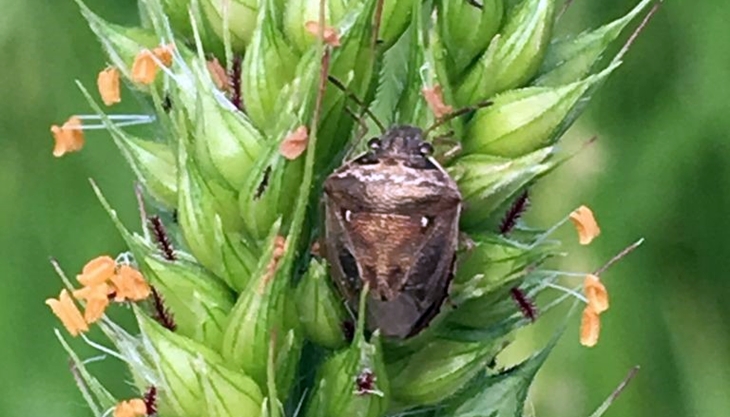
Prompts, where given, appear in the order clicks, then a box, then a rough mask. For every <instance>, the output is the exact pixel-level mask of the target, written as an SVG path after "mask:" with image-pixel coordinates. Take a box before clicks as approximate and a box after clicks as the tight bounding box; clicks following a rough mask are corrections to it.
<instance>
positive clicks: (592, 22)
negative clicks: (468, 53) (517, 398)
mask: <svg viewBox="0 0 730 417" xmlns="http://www.w3.org/2000/svg"><path fill="white" fill-rule="evenodd" d="M634 3H635V0H615V1H611V2H607V1H598V0H580V1H576V3H575V4H574V5H573V6H572V7H571V9H570V10H569V11H568V13H567V14H566V15H565V16H564V17H563V18H562V19H561V21H560V22H559V23H558V26H559V28H560V29H559V30H563V31H568V30H570V31H578V30H582V29H585V28H589V27H594V26H597V25H599V24H600V23H602V22H605V21H608V20H610V19H613V18H615V17H618V16H620V15H621V14H623V13H624V12H626V11H627V10H628V9H629V8H630V7H631V6H632V5H633V4H634ZM88 4H89V5H90V6H91V7H92V9H94V10H97V11H98V12H99V13H100V14H102V15H103V16H105V17H107V18H109V19H110V20H114V21H116V22H119V23H133V22H135V19H136V18H135V6H136V5H135V2H134V1H131V0H127V1H119V0H115V1H112V0H93V1H91V0H90V1H88ZM726 5H727V2H726V1H725V0H705V1H702V2H688V1H684V2H682V1H671V0H670V1H667V2H665V4H664V5H663V7H662V9H661V10H660V11H659V13H658V14H657V16H656V17H655V19H654V20H653V21H652V22H651V24H650V25H649V27H648V29H647V30H646V31H645V33H643V34H642V36H641V37H640V39H639V40H638V41H637V42H636V44H635V45H634V47H633V49H632V50H631V52H630V53H629V54H628V56H627V57H626V59H625V64H624V66H623V67H622V68H621V69H619V70H618V71H617V72H616V73H614V75H612V77H611V79H610V80H609V82H608V83H607V84H606V85H605V86H604V87H603V89H602V90H601V91H600V93H599V94H598V96H597V97H596V99H595V100H594V102H593V103H592V104H591V106H590V107H589V110H588V112H587V114H586V115H585V116H584V117H583V118H582V119H581V121H580V123H579V124H578V125H576V126H575V127H574V128H573V129H572V130H571V131H570V132H569V134H568V137H567V141H568V143H570V142H577V141H579V140H584V139H586V138H588V137H590V136H592V135H593V134H598V135H599V141H598V142H597V143H596V144H595V145H594V146H593V147H591V148H590V149H588V150H586V151H585V152H583V153H582V154H581V155H580V156H579V157H578V158H576V159H574V160H573V161H571V162H570V163H568V164H566V165H565V166H564V167H563V168H561V169H560V170H559V171H558V172H556V173H555V174H554V175H552V176H551V177H550V178H548V179H547V180H546V181H544V182H543V183H542V184H541V185H540V187H539V189H538V190H537V192H536V193H535V195H534V199H533V209H532V212H531V213H530V217H531V220H532V223H533V224H534V225H537V226H547V225H549V224H551V223H552V222H553V221H554V220H557V219H558V218H562V217H563V216H564V215H565V214H566V213H567V212H569V211H570V210H572V209H573V208H574V207H576V206H577V205H579V204H582V203H586V204H588V205H590V206H591V207H592V208H593V209H594V211H595V212H596V215H597V217H598V220H599V222H600V224H601V226H602V228H603V234H602V236H601V237H600V238H599V239H598V240H597V241H596V243H594V244H593V245H591V246H590V248H578V245H575V247H570V249H571V252H572V253H571V255H570V256H569V257H568V258H567V259H566V260H565V264H564V265H563V266H565V267H568V268H571V269H574V270H590V269H592V268H593V267H595V266H597V265H600V264H602V263H603V262H604V261H605V260H607V259H608V258H610V257H611V256H612V255H613V254H614V253H616V252H617V251H619V250H620V249H621V248H623V247H624V246H626V245H627V244H629V243H631V242H632V241H634V240H635V239H637V238H639V237H642V236H643V237H645V238H646V243H645V245H644V246H643V247H642V248H641V249H640V250H638V251H637V252H635V253H633V254H632V255H631V256H629V257H627V258H626V259H625V260H624V261H622V262H621V263H620V264H618V265H616V266H615V267H613V268H612V269H611V270H610V271H609V272H607V273H606V274H605V276H604V280H605V281H606V283H607V285H608V287H609V291H610V293H611V297H612V300H611V302H612V308H611V310H610V311H609V312H608V313H606V314H605V315H604V316H603V333H602V336H601V341H600V343H599V344H598V346H597V347H595V348H593V349H585V348H582V347H580V345H579V344H578V341H577V340H578V336H577V333H578V317H575V318H574V319H573V320H572V321H571V324H570V327H569V329H568V331H567V332H566V334H565V336H564V337H563V339H562V340H561V342H560V344H559V346H558V347H557V349H556V350H555V351H554V353H553V355H552V357H551V358H550V360H549V361H548V363H547V365H546V367H545V368H544V370H543V371H542V372H541V374H540V375H539V377H538V383H537V385H536V386H535V387H534V389H533V392H532V394H533V396H532V403H531V407H532V412H534V414H535V415H537V416H540V417H574V416H575V417H577V416H588V415H589V414H590V413H591V412H592V410H593V409H595V408H596V407H597V406H598V404H600V402H601V401H603V399H604V398H605V397H606V396H607V395H608V394H609V393H610V392H611V390H612V389H613V388H614V387H615V386H616V385H617V384H618V382H619V381H620V380H621V379H622V378H623V377H624V375H625V374H626V373H627V372H628V370H629V369H630V368H631V367H632V366H634V365H636V364H639V365H641V367H642V369H641V371H640V373H639V375H638V377H637V378H636V379H635V380H634V381H633V382H632V384H631V386H630V387H629V388H628V389H627V390H626V392H625V393H624V394H623V396H622V397H621V398H620V399H619V400H618V401H617V403H616V404H615V405H614V406H613V407H612V408H611V410H610V411H609V412H608V414H607V415H608V416H614V417H616V416H632V417H655V416H663V417H685V416H703V417H715V416H717V417H726V416H728V415H730V395H728V393H729V392H730V303H728V302H727V300H728V299H730V286H728V285H727V284H726V280H727V273H728V272H730V268H729V267H730V243H729V242H728V239H727V236H728V234H730V217H728V211H730V201H729V200H730V137H729V136H730V135H729V134H728V132H730V122H728V118H729V116H728V115H730V94H728V93H730V91H729V90H728V89H727V88H726V86H727V84H728V82H730V42H729V40H730V36H729V35H728V34H727V16H728V15H730V8H728V7H724V9H726V10H724V12H723V10H722V9H723V6H726ZM103 66H104V58H103V56H102V54H101V51H100V47H99V45H98V43H97V41H96V40H95V38H94V37H93V36H92V34H91V32H90V31H89V30H88V29H87V28H86V26H85V24H84V22H83V21H82V19H81V17H80V15H79V13H78V9H77V7H76V5H75V4H74V3H73V2H72V1H71V0H64V1H54V2H48V1H42V0H29V1H22V2H21V1H17V0H0V98H1V99H2V101H0V138H1V140H2V141H1V142H0V230H2V232H1V233H0V252H1V253H2V261H1V262H0V277H1V279H2V287H1V288H2V289H0V334H2V336H1V337H0V340H2V342H1V343H0V361H1V362H0V416H3V417H4V416H57V417H64V416H79V417H80V416H87V415H90V414H89V413H88V411H86V409H85V406H84V404H83V401H82V399H81V397H80V395H79V394H78V393H77V391H76V389H75V387H74V383H73V380H72V378H71V376H70V373H69V370H68V366H67V358H66V354H65V353H64V351H63V350H62V349H61V347H60V345H59V344H58V342H57V341H56V339H55V336H54V333H53V330H52V329H53V328H54V327H58V326H59V323H58V322H57V321H56V319H55V317H53V316H52V315H51V313H50V311H49V310H48V308H47V307H46V306H45V305H44V304H43V301H44V299H46V298H47V297H51V296H54V297H55V296H57V294H58V291H59V289H60V288H61V285H60V281H59V280H58V278H57V277H56V276H55V275H54V273H53V270H52V269H51V267H50V264H49V262H48V260H49V257H50V256H53V257H56V258H57V259H58V260H59V261H60V262H61V264H62V265H63V266H64V267H65V269H66V270H67V271H68V272H69V273H71V274H75V273H76V272H77V271H78V270H79V269H80V268H81V267H82V266H83V264H84V263H85V261H87V260H88V259H91V258H92V257H94V256H97V255H99V254H102V253H118V252H120V251H122V250H123V245H122V242H121V240H120V239H119V237H118V236H117V234H116V232H115V231H114V230H113V228H112V226H111V223H110V221H109V220H108V218H107V216H106V214H105V213H104V212H103V211H102V209H101V207H100V206H99V204H98V203H97V201H96V199H95V197H94V196H93V194H92V192H91V189H90V187H89V185H88V182H87V178H89V177H93V178H94V179H95V180H96V181H97V182H98V183H99V184H100V185H101V187H102V189H103V190H104V191H105V193H106V194H107V196H108V198H109V199H110V200H111V201H112V203H113V204H114V206H115V207H116V208H117V209H118V211H119V212H120V215H121V217H122V219H123V220H124V221H125V222H126V223H127V224H129V225H133V224H134V222H136V221H137V218H138V217H137V214H136V209H135V206H134V202H133V192H132V181H133V178H132V176H131V173H130V172H129V169H128V168H127V166H126V165H125V163H124V161H123V159H122V157H121V156H120V155H119V154H118V153H117V151H116V149H115V148H114V145H113V144H112V142H111V141H110V139H109V138H108V137H107V136H106V135H105V134H103V133H91V134H88V135H87V147H86V148H85V149H84V151H83V152H81V153H79V154H74V155H70V156H67V157H65V158H61V159H55V158H53V157H52V156H51V150H52V146H53V143H52V139H51V135H50V133H49V126H50V125H51V124H53V123H59V124H60V123H61V122H63V121H64V120H65V119H66V118H67V117H68V116H69V115H71V114H74V113H78V112H85V111H87V105H86V103H85V102H84V100H83V98H82V97H81V94H80V93H79V92H78V90H77V88H76V87H75V85H74V83H73V80H74V79H79V80H80V81H81V82H83V83H84V84H86V85H88V86H93V85H94V82H95V77H96V73H97V72H98V71H99V70H100V69H102V67H103ZM116 110H118V111H119V112H125V111H126V112H133V111H135V110H138V109H136V108H135V104H134V103H130V101H128V102H127V103H126V104H123V105H121V106H120V107H118V108H117V109H116ZM563 233H565V236H566V237H567V240H568V241H574V239H575V238H574V237H573V236H572V235H571V234H572V233H574V232H573V231H572V230H569V228H566V230H564V231H563ZM558 320H560V317H559V316H557V315H554V314H553V315H548V316H546V317H545V319H544V320H542V321H540V322H538V324H537V325H536V326H534V327H535V328H536V329H530V330H528V331H526V332H524V333H523V335H522V337H521V338H520V341H519V343H517V344H516V345H515V346H514V347H513V348H512V349H511V351H510V357H514V358H517V357H519V356H520V355H523V354H524V353H525V352H528V351H530V350H534V349H535V348H536V346H539V345H540V344H541V343H543V342H544V340H545V337H546V335H547V333H548V332H549V331H550V329H551V327H552V325H553V324H552V323H551V321H552V322H555V321H558ZM93 335H94V334H93V333H92V336H93ZM80 345H81V343H75V346H80ZM83 352H84V353H85V354H87V355H88V354H92V352H90V351H88V350H84V351H83ZM92 369H94V370H96V371H98V372H99V373H100V374H101V375H103V379H104V380H105V381H107V382H109V383H110V384H111V386H112V388H113V389H114V390H115V392H117V393H119V394H120V395H121V396H124V395H128V394H130V393H129V392H128V391H126V388H125V386H126V381H125V378H126V376H125V374H124V373H123V371H122V368H121V367H120V366H119V364H117V363H115V362H114V360H112V359H108V360H106V361H104V363H100V364H95V365H92ZM528 415H529V414H528Z"/></svg>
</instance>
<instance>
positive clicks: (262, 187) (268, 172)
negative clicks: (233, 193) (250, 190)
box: [253, 166, 271, 200]
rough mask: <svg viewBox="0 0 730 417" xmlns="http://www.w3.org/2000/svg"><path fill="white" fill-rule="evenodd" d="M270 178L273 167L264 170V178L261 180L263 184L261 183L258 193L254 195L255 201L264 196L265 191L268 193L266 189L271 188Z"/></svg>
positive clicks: (257, 188) (257, 189)
mask: <svg viewBox="0 0 730 417" xmlns="http://www.w3.org/2000/svg"><path fill="white" fill-rule="evenodd" d="M270 176H271V167H270V166H268V167H266V169H265V170H264V177H263V178H262V179H261V182H260V183H259V185H258V187H256V192H255V193H254V195H253V199H254V200H258V199H259V198H261V196H262V195H263V194H264V191H266V187H268V186H269V177H270Z"/></svg>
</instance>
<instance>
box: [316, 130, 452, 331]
mask: <svg viewBox="0 0 730 417" xmlns="http://www.w3.org/2000/svg"><path fill="white" fill-rule="evenodd" d="M368 146H369V148H370V149H369V151H367V152H366V153H364V154H362V155H360V156H358V157H357V158H355V159H353V160H351V161H349V162H347V163H345V164H344V165H343V166H341V167H340V168H339V169H337V170H336V171H335V172H334V173H333V174H332V175H330V176H329V177H328V178H327V179H326V181H325V183H324V207H325V234H324V245H323V246H324V248H325V256H326V257H327V259H328V261H329V263H330V266H331V267H330V273H331V275H332V277H333V280H334V281H335V283H336V285H337V287H338V288H339V290H340V292H341V293H342V295H343V296H344V298H345V299H346V302H347V305H348V307H349V308H350V310H351V311H352V312H353V313H357V308H358V301H359V296H360V292H361V291H362V288H363V285H364V283H365V282H367V283H369V288H370V292H369V295H368V300H367V317H366V319H367V324H368V328H369V329H370V330H375V329H380V331H381V332H382V334H383V335H385V336H390V337H398V338H407V337H410V336H413V335H415V334H417V333H419V332H420V331H421V330H423V329H424V328H426V327H427V326H428V325H429V323H430V322H431V320H432V319H433V318H434V317H435V316H436V314H437V313H438V311H439V309H440V308H441V305H442V304H443V302H444V300H445V298H446V297H447V294H448V286H449V282H450V281H451V277H452V274H453V267H454V257H455V251H456V247H457V243H458V233H459V214H460V212H461V201H462V200H461V194H460V193H459V190H458V188H457V186H456V183H455V182H454V180H453V179H452V178H451V177H450V176H449V175H448V174H447V173H446V171H445V170H444V169H443V168H442V167H441V165H439V163H438V162H437V161H436V160H435V159H434V158H433V157H432V156H431V154H432V152H433V148H432V147H431V145H430V144H429V143H427V142H425V141H424V134H423V131H422V130H421V129H419V128H417V127H412V126H397V127H392V128H390V129H389V130H388V131H387V132H385V133H384V134H383V135H382V136H381V137H380V138H374V139H371V140H370V142H369V143H368Z"/></svg>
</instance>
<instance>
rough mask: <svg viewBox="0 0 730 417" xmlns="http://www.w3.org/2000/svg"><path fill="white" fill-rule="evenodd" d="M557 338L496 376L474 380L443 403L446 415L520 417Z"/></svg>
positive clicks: (450, 416) (453, 416)
mask: <svg viewBox="0 0 730 417" xmlns="http://www.w3.org/2000/svg"><path fill="white" fill-rule="evenodd" d="M557 340H558V337H555V338H553V340H551V341H550V343H549V344H548V346H546V347H545V348H544V349H543V350H542V351H540V352H539V353H538V354H536V355H534V356H532V357H531V358H529V359H527V360H526V361H524V362H522V363H521V364H519V365H517V366H515V367H514V368H511V369H508V370H507V371H504V372H502V373H500V374H498V375H493V376H486V375H482V376H481V377H479V378H477V379H475V380H474V381H473V382H472V383H471V384H470V385H471V386H470V387H468V388H467V389H465V390H464V391H462V392H460V393H459V394H457V395H456V396H455V397H454V398H453V399H452V400H450V401H448V402H447V406H446V408H445V410H444V414H443V415H444V416H448V417H522V415H523V411H524V408H525V400H526V399H527V393H528V389H529V388H530V385H531V384H532V380H533V379H534V378H535V375H536V374H537V371H538V370H540V368H541V367H542V364H543V363H544V362H545V359H547V357H548V355H549V354H550V352H551V350H552V348H553V347H554V346H555V344H556V343H557Z"/></svg>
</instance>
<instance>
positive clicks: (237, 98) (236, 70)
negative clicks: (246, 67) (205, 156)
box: [229, 54, 246, 111]
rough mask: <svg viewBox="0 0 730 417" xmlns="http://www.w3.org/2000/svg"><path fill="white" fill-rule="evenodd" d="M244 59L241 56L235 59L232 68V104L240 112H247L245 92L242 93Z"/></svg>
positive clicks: (237, 55)
mask: <svg viewBox="0 0 730 417" xmlns="http://www.w3.org/2000/svg"><path fill="white" fill-rule="evenodd" d="M242 64H243V57H242V56H241V55H239V54H236V56H234V57H233V65H232V66H231V74H230V77H229V79H230V81H229V82H230V83H231V103H233V105H234V106H236V108H237V109H238V110H241V111H245V110H246V109H245V108H244V107H243V92H242V91H241V75H242V71H243V68H242Z"/></svg>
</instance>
